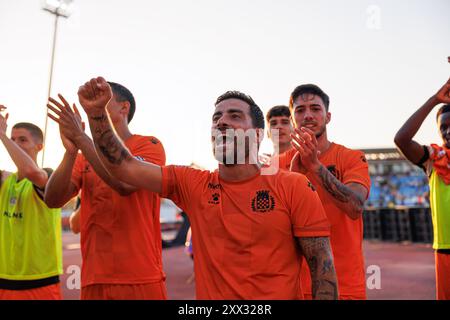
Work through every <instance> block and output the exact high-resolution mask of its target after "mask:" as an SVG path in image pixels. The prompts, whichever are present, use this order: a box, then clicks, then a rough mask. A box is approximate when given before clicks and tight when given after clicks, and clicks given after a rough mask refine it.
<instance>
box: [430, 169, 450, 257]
mask: <svg viewBox="0 0 450 320" xmlns="http://www.w3.org/2000/svg"><path fill="white" fill-rule="evenodd" d="M430 206H431V217H432V220H433V232H434V241H433V249H450V185H446V184H445V183H444V181H442V179H441V178H439V176H438V175H437V174H436V171H435V170H433V171H432V173H431V176H430Z"/></svg>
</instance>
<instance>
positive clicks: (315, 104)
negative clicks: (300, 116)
mask: <svg viewBox="0 0 450 320" xmlns="http://www.w3.org/2000/svg"><path fill="white" fill-rule="evenodd" d="M309 106H310V107H320V108H322V106H321V105H320V104H318V103H312V104H309ZM305 107H306V105H304V104H299V105H298V106H295V107H294V110H297V109H298V108H305Z"/></svg>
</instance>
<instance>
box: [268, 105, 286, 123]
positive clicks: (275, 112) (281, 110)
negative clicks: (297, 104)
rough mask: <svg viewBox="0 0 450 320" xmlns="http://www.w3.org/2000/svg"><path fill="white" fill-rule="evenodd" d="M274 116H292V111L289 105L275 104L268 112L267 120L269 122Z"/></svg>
mask: <svg viewBox="0 0 450 320" xmlns="http://www.w3.org/2000/svg"><path fill="white" fill-rule="evenodd" d="M272 117H288V118H290V117H291V111H290V110H289V107H288V106H283V105H280V106H275V107H272V108H270V110H269V111H268V112H267V114H266V120H267V122H269V121H270V119H271V118H272Z"/></svg>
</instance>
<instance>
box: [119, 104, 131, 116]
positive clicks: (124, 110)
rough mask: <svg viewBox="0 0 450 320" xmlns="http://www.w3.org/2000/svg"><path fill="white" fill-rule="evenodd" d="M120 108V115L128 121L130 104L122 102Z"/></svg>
mask: <svg viewBox="0 0 450 320" xmlns="http://www.w3.org/2000/svg"><path fill="white" fill-rule="evenodd" d="M121 105H122V108H121V109H120V114H122V115H124V116H125V118H127V119H128V113H129V112H130V102H129V101H123V102H122V103H121Z"/></svg>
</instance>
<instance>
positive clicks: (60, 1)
mask: <svg viewBox="0 0 450 320" xmlns="http://www.w3.org/2000/svg"><path fill="white" fill-rule="evenodd" d="M72 2H73V0H45V1H43V3H42V9H43V10H45V11H48V12H50V13H51V14H53V15H54V16H55V24H54V28H53V45H52V57H51V60H50V76H49V80H48V94H47V99H48V98H49V97H50V95H51V91H52V80H53V65H54V62H55V49H56V34H57V31H58V19H59V17H63V18H68V17H69V16H70V14H71V13H72ZM45 109H46V112H45V127H44V149H43V150H42V161H41V167H44V158H45V149H46V147H45V142H46V139H47V125H48V117H47V108H45Z"/></svg>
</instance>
